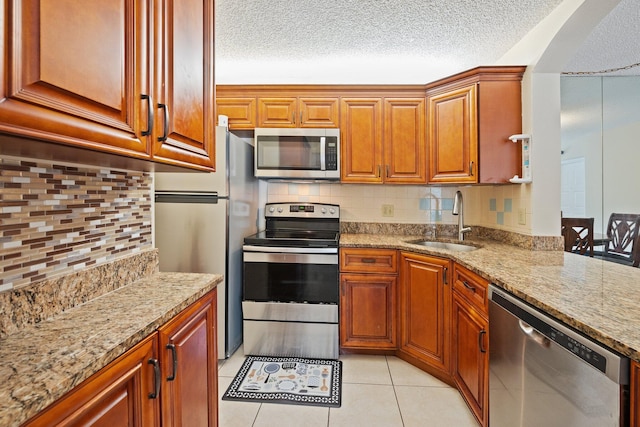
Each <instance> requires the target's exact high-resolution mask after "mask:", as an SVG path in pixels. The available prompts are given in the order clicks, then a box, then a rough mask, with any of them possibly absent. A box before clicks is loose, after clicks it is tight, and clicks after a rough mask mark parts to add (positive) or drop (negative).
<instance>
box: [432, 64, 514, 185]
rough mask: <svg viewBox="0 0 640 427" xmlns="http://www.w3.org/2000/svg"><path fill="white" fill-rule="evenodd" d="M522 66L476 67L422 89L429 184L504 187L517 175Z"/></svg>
mask: <svg viewBox="0 0 640 427" xmlns="http://www.w3.org/2000/svg"><path fill="white" fill-rule="evenodd" d="M524 70H525V67H479V68H475V69H473V70H469V71H466V72H464V73H460V74H457V75H455V76H452V77H448V78H446V79H442V80H439V81H437V82H434V83H431V84H428V85H427V116H428V124H427V127H428V129H429V131H428V146H429V154H428V156H429V179H428V182H429V183H433V184H438V183H482V184H485V183H493V184H495V183H506V182H509V178H512V177H513V176H514V175H522V173H521V170H520V169H521V159H520V156H521V151H520V147H519V146H518V145H517V144H514V143H513V142H511V141H510V140H509V139H508V138H509V136H510V135H513V134H517V133H521V130H522V107H521V80H522V75H523V74H524Z"/></svg>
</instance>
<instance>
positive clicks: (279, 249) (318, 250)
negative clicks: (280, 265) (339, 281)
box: [242, 245, 338, 254]
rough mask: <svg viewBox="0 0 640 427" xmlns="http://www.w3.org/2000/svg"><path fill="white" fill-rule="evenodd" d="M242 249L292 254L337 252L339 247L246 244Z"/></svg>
mask: <svg viewBox="0 0 640 427" xmlns="http://www.w3.org/2000/svg"><path fill="white" fill-rule="evenodd" d="M242 250H243V251H245V252H273V253H292V254H337V253H338V248H288V247H280V246H278V247H276V246H255V245H244V246H243V247H242Z"/></svg>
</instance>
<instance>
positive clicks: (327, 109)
mask: <svg viewBox="0 0 640 427" xmlns="http://www.w3.org/2000/svg"><path fill="white" fill-rule="evenodd" d="M299 106H300V121H299V122H298V123H299V126H300V127H301V128H337V127H339V120H340V103H339V101H338V98H300V100H299Z"/></svg>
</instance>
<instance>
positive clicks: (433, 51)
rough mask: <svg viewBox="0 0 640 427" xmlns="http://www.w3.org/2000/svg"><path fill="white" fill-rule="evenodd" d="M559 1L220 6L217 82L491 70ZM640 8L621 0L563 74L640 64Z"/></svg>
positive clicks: (288, 0)
mask: <svg viewBox="0 0 640 427" xmlns="http://www.w3.org/2000/svg"><path fill="white" fill-rule="evenodd" d="M561 2H562V0H325V1H323V2H319V1H317V0H216V82H217V83H222V84H224V83H257V84H259V83H415V84H421V83H426V82H429V81H433V80H436V79H438V78H441V77H444V76H447V75H451V74H454V73H456V72H459V71H463V70H466V69H468V68H473V67H476V66H478V65H491V64H494V63H495V62H496V61H497V60H498V59H499V58H500V57H501V56H502V55H504V54H505V53H506V52H507V51H508V50H509V49H510V48H511V47H512V46H513V45H514V44H516V43H517V42H518V41H519V40H520V39H521V38H522V37H523V36H524V35H525V34H527V33H528V32H529V30H531V29H532V28H533V27H534V26H535V25H536V24H537V23H538V22H540V21H541V20H542V19H543V18H545V17H546V16H547V15H548V14H549V13H551V11H553V9H554V8H555V7H556V6H557V5H559V4H560V3H561ZM638 3H640V0H622V1H621V3H620V6H618V9H614V11H613V12H612V14H611V15H610V16H609V17H607V18H606V19H605V21H603V24H601V25H600V26H599V27H598V28H596V30H595V31H594V32H593V34H592V36H591V37H590V41H589V43H587V44H586V45H585V46H584V47H583V48H582V49H581V50H580V52H578V55H577V56H576V58H575V59H573V60H571V61H570V62H569V63H568V66H567V70H571V71H585V70H591V69H593V68H597V69H601V68H610V67H612V66H621V65H627V64H629V63H633V62H640V59H638V57H637V55H636V57H635V58H634V59H633V60H629V59H628V56H629V55H628V54H630V53H632V52H636V53H637V52H638V50H639V49H640V47H639V46H640V44H639V43H634V42H635V41H636V40H637V34H638V22H640V16H639V14H640V7H638ZM630 18H633V19H630ZM631 21H633V23H631ZM611 26H613V27H614V28H613V29H612V28H609V27H611ZM611 31H614V34H616V37H615V38H614V39H612V40H614V41H612V42H607V41H606V40H608V39H609V35H610V34H611ZM629 31H633V33H632V34H633V35H634V38H633V42H627V41H624V42H623V41H622V40H625V38H626V34H627V32H629ZM594 49H595V50H594ZM605 52H606V55H605V54H604V53H605ZM621 52H622V55H621ZM633 71H637V69H636V70H633Z"/></svg>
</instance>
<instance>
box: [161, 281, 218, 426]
mask: <svg viewBox="0 0 640 427" xmlns="http://www.w3.org/2000/svg"><path fill="white" fill-rule="evenodd" d="M214 297H215V293H213V294H211V293H210V294H208V295H207V296H205V297H203V298H201V299H200V300H199V301H197V302H196V303H194V304H192V305H191V306H190V307H189V308H187V309H186V310H184V311H183V312H182V313H180V314H179V315H177V316H176V317H174V318H173V319H172V320H171V321H169V322H168V323H166V324H165V325H163V326H162V327H161V328H160V329H159V330H158V333H159V336H160V349H161V350H162V353H161V355H162V362H163V363H162V378H163V379H162V399H161V401H162V425H163V426H176V427H177V426H183V427H190V426H209V427H213V426H217V425H218V423H217V418H218V405H217V401H218V387H217V384H218V380H217V375H218V372H217V367H218V356H217V352H216V331H215V329H214V325H215V319H216V306H215V302H214V301H215V300H214V299H213V298H214Z"/></svg>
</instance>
